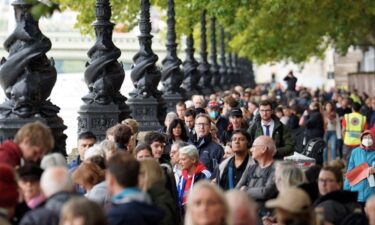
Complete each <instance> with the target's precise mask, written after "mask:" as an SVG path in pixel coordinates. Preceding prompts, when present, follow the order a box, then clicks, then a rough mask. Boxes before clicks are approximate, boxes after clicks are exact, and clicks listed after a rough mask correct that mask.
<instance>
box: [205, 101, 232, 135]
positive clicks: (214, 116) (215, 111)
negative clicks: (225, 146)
mask: <svg viewBox="0 0 375 225" xmlns="http://www.w3.org/2000/svg"><path fill="white" fill-rule="evenodd" d="M220 111H221V109H220V104H219V103H218V102H217V101H210V102H208V104H207V112H208V115H209V116H210V118H211V120H212V122H213V123H214V124H215V126H216V128H217V132H216V135H217V136H218V137H219V138H220V137H222V136H223V134H224V132H225V130H226V129H227V128H228V125H229V121H228V119H227V118H225V117H223V116H221V115H220Z"/></svg>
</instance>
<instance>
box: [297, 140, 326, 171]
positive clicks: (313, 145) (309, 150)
mask: <svg viewBox="0 0 375 225" xmlns="http://www.w3.org/2000/svg"><path fill="white" fill-rule="evenodd" d="M324 148H325V142H324V140H323V139H322V138H313V139H311V140H309V142H307V144H306V146H305V147H304V148H303V152H302V154H303V155H305V156H307V157H310V158H313V159H315V164H317V165H322V164H323V150H324Z"/></svg>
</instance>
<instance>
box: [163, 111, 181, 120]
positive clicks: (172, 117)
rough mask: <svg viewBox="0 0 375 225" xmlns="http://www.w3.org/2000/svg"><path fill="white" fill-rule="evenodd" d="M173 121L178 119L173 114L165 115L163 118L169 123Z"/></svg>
mask: <svg viewBox="0 0 375 225" xmlns="http://www.w3.org/2000/svg"><path fill="white" fill-rule="evenodd" d="M174 119H178V116H177V114H176V113H175V112H169V113H167V115H166V116H165V120H169V121H172V120H174Z"/></svg>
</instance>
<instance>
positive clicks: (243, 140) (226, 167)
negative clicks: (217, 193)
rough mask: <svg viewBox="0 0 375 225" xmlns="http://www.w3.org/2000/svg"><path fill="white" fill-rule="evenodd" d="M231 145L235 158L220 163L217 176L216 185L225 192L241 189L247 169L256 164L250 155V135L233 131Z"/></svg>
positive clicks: (240, 130) (231, 157) (243, 131)
mask: <svg viewBox="0 0 375 225" xmlns="http://www.w3.org/2000/svg"><path fill="white" fill-rule="evenodd" d="M231 145H232V151H233V153H234V156H230V157H229V158H227V159H225V160H224V161H223V162H222V163H220V166H219V171H218V173H217V174H216V183H217V184H218V185H219V186H220V187H221V188H223V189H224V190H229V189H234V188H240V187H241V186H242V185H243V183H244V180H245V179H246V177H247V173H246V171H247V169H248V168H249V166H250V165H252V164H253V163H254V162H253V160H252V159H251V157H250V154H249V147H250V146H249V145H250V135H249V134H248V133H247V132H246V130H243V129H238V130H235V131H233V135H232V141H231Z"/></svg>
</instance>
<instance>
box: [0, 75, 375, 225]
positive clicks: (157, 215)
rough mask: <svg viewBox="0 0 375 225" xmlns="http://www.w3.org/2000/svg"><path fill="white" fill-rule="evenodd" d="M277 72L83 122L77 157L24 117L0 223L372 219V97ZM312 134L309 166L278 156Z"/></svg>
mask: <svg viewBox="0 0 375 225" xmlns="http://www.w3.org/2000/svg"><path fill="white" fill-rule="evenodd" d="M284 80H285V81H286V83H287V88H286V89H283V88H282V86H281V84H280V83H275V84H270V85H258V86H257V87H255V88H253V89H250V88H246V89H244V88H242V87H240V86H237V87H235V88H233V89H232V90H229V91H225V92H218V93H213V94H211V95H210V96H206V97H205V96H201V95H194V96H192V98H191V99H189V100H187V101H184V102H179V103H178V104H177V105H176V110H175V112H168V114H167V115H166V118H165V122H164V126H163V127H162V128H161V129H160V130H155V131H147V132H145V131H140V130H139V127H138V122H137V121H136V120H134V119H130V118H129V119H126V120H124V121H121V123H119V124H116V125H115V126H113V127H111V128H109V129H108V130H107V131H106V139H105V140H100V141H99V140H97V138H96V136H95V135H94V134H93V133H92V132H90V131H87V132H83V133H81V134H79V136H78V141H77V155H76V156H75V158H74V159H73V160H67V159H66V158H65V157H64V156H63V155H61V154H59V153H52V152H51V151H52V149H53V147H54V139H53V135H52V133H51V130H50V129H49V128H48V127H46V126H45V125H44V124H42V123H41V122H33V123H29V124H26V125H25V126H23V127H22V128H21V129H20V130H19V131H18V132H17V134H16V136H15V138H14V140H8V141H5V142H4V143H2V145H1V146H0V224H1V225H3V224H4V225H8V224H14V225H16V224H20V225H32V224H35V225H131V224H134V225H151V224H152V225H157V224H160V225H183V224H185V225H262V224H263V225H276V224H277V225H313V224H332V225H345V224H350V225H352V224H361V225H365V224H370V225H375V197H374V195H373V194H374V193H375V178H374V174H375V142H374V140H375V133H374V131H375V127H374V124H375V98H371V97H369V96H367V95H366V94H363V96H359V94H358V93H357V90H353V91H352V92H348V91H343V90H334V89H332V90H330V91H320V90H319V89H318V90H316V91H314V92H312V91H311V90H309V89H308V88H303V87H298V86H296V83H297V79H296V78H295V77H294V75H293V73H292V72H290V73H289V74H288V75H287V76H286V77H285V79H284ZM316 143H324V145H323V146H322V148H321V149H316V148H312V149H313V150H312V151H313V153H314V154H312V155H309V157H312V158H313V159H314V160H315V164H309V165H304V164H301V163H300V162H298V161H291V160H287V159H285V157H288V156H291V155H293V154H306V148H307V147H306V146H314V145H316ZM310 152H311V149H310Z"/></svg>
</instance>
